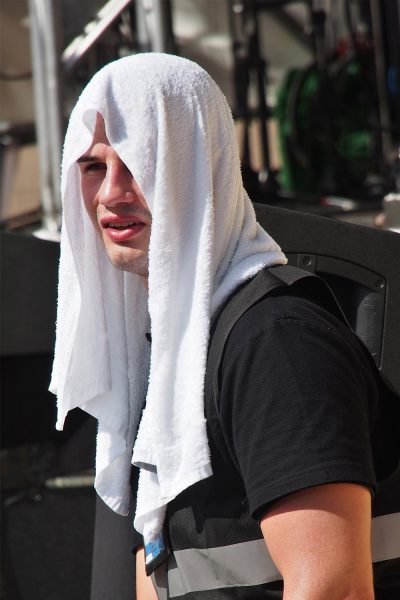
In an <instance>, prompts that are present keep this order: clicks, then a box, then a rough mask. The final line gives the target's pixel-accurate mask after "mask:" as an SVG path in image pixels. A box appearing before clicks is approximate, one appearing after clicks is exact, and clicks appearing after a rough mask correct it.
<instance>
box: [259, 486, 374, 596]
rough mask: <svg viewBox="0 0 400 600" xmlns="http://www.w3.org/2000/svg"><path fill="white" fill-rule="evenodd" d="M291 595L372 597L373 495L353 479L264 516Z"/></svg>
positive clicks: (286, 501) (294, 498) (289, 500)
mask: <svg viewBox="0 0 400 600" xmlns="http://www.w3.org/2000/svg"><path fill="white" fill-rule="evenodd" d="M261 529H262V532H263V535H264V538H265V541H266V544H267V546H268V550H269V552H270V554H271V557H272V559H273V560H274V562H275V564H276V566H277V568H278V569H279V571H280V573H281V575H282V577H283V579H284V587H285V595H284V598H285V599H287V600H289V599H292V598H296V600H303V599H304V598H306V599H307V600H317V599H318V600H320V599H321V600H322V599H324V600H325V599H326V600H336V599H337V600H344V599H346V600H372V599H373V591H372V590H373V586H372V567H371V551H370V531H371V494H370V492H369V490H368V489H367V488H365V487H363V486H360V485H355V484H347V483H338V484H327V485H321V486H317V487H313V488H309V489H306V490H302V491H300V492H296V493H294V494H290V495H289V496H287V497H285V498H283V499H281V500H278V501H277V502H276V503H274V504H273V506H272V507H271V509H270V510H268V511H267V513H266V514H265V516H264V517H263V519H262V520H261Z"/></svg>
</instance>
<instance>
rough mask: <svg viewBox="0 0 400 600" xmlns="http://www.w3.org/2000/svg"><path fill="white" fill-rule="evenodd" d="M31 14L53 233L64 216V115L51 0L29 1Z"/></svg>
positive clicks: (44, 186) (44, 194) (47, 221)
mask: <svg viewBox="0 0 400 600" xmlns="http://www.w3.org/2000/svg"><path fill="white" fill-rule="evenodd" d="M29 14H30V26H31V47H32V70H33V85H34V97H35V112H36V132H37V142H38V148H39V158H40V181H41V200H42V206H43V221H44V227H45V228H46V229H48V230H49V231H52V232H54V231H57V229H58V226H59V220H60V214H61V197H60V162H61V111H60V94H59V73H58V52H57V48H56V43H55V23H54V12H53V5H52V0H29Z"/></svg>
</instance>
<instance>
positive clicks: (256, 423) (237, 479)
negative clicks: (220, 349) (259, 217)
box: [168, 281, 400, 600]
mask: <svg viewBox="0 0 400 600" xmlns="http://www.w3.org/2000/svg"><path fill="white" fill-rule="evenodd" d="M313 296H314V288H313V286H312V285H311V286H310V284H309V282H308V281H302V282H298V283H297V284H296V285H294V286H293V287H292V288H290V289H287V288H286V289H284V290H282V289H281V288H280V289H278V290H276V291H274V292H272V293H271V294H270V295H268V296H267V297H265V298H263V299H262V300H261V301H259V302H258V303H257V304H256V305H254V306H252V307H251V308H250V309H249V310H248V311H247V312H246V313H245V314H244V315H243V316H242V317H241V318H240V319H239V321H238V322H237V324H236V325H235V326H234V328H233V330H232V332H231V334H230V336H229V338H228V341H227V344H226V346H225V351H224V355H223V360H222V363H221V366H220V371H219V382H220V397H219V416H217V413H216V412H215V410H213V407H212V405H211V404H210V402H212V401H213V400H212V399H210V398H207V399H206V417H207V422H208V434H209V441H210V450H211V457H212V466H213V476H212V477H211V478H209V479H206V480H204V481H201V482H199V483H197V484H195V485H194V486H192V487H191V488H189V489H187V490H185V491H184V492H183V493H182V494H180V495H179V496H178V497H177V498H176V499H175V500H174V501H173V502H171V503H170V505H169V506H168V534H169V538H170V543H171V547H172V551H173V556H172V557H171V558H170V559H169V569H170V572H171V573H172V575H171V577H172V583H171V589H170V593H171V592H172V596H171V597H176V598H184V597H185V598H190V599H193V600H197V599H199V600H200V599H203V598H205V599H207V600H213V599H218V600H219V599H221V600H222V599H228V598H240V599H247V598H249V599H250V598H251V599H252V600H256V599H258V598H260V599H261V598H264V599H269V598H271V599H275V598H281V597H282V591H281V590H282V582H280V581H278V578H279V575H277V573H276V569H275V567H274V565H273V563H272V561H271V559H270V558H269V556H268V553H267V552H266V548H265V545H264V541H263V539H262V534H261V530H260V527H259V522H258V519H259V518H260V517H261V516H262V515H263V513H264V512H265V510H266V509H267V507H268V506H269V505H270V504H271V503H273V502H274V501H275V500H277V499H278V498H281V497H283V496H285V495H287V494H290V493H293V492H295V491H299V490H301V489H304V488H307V487H310V486H315V485H322V484H326V483H335V482H352V483H357V484H360V485H363V486H366V487H367V488H369V489H370V490H371V492H372V494H373V495H374V496H375V500H376V502H375V500H374V504H375V503H376V506H377V511H375V512H374V514H375V515H379V514H385V513H388V512H394V511H395V510H399V506H400V503H399V486H398V482H397V484H396V482H395V481H393V482H392V483H390V482H389V484H387V482H386V484H384V485H383V486H382V491H379V485H380V482H381V481H382V480H384V479H385V478H386V476H387V475H388V474H389V473H390V472H391V471H393V469H394V463H393V464H390V461H389V460H388V458H387V457H388V456H397V455H396V452H395V448H394V442H393V438H392V437H391V436H389V435H387V433H388V428H390V425H391V423H390V422H388V421H386V420H385V419H384V416H383V413H382V403H381V402H380V380H379V377H377V374H376V371H375V369H374V368H373V365H372V363H371V360H372V359H371V358H370V357H369V355H367V352H366V351H365V349H364V348H363V347H362V345H361V343H360V342H359V340H358V339H357V338H356V337H355V336H354V335H353V333H352V332H351V331H350V330H349V328H348V327H347V326H346V325H345V324H344V323H342V322H340V321H338V320H337V319H336V318H335V317H334V316H333V315H332V314H331V313H330V312H328V311H327V310H325V309H324V308H322V307H321V306H319V305H318V304H316V303H315V302H314V297H313ZM389 421H390V419H389ZM355 424H357V427H355V426H354V425H355ZM391 444H393V448H392V447H391ZM383 445H384V446H385V448H384V452H382V451H381V449H382V446H383ZM378 449H379V450H378ZM386 488H387V489H386ZM383 490H384V492H383ZM396 494H397V495H396ZM388 503H390V506H389V504H388ZM396 506H397V508H396ZM241 544H242V545H241ZM189 549H190V551H188V550H189ZM193 549H197V550H199V549H204V550H206V553H207V556H208V557H209V556H210V553H211V555H212V557H214V558H215V559H216V561H217V562H216V563H215V564H216V565H217V566H216V567H215V573H212V572H209V570H208V571H207V569H206V571H207V572H206V571H204V576H203V582H202V581H201V576H200V575H199V576H198V581H196V578H193V572H194V571H195V570H196V568H200V567H199V564H200V563H199V557H200V556H201V553H200V554H198V555H197V558H195V557H194V556H192V554H193V552H191V550H193ZM218 550H221V551H222V552H223V553H224V558H223V560H222V563H223V564H222V563H221V562H219V563H218V561H219V560H220V557H219V556H217V555H218ZM185 551H186V552H185ZM252 553H254V554H255V555H257V558H255V559H254V560H249V562H248V564H246V560H247V559H248V557H249V556H250V555H251V554H252ZM264 554H265V556H264ZM260 556H261V559H260V561H259V557H260ZM191 560H194V561H197V567H196V562H193V564H191V562H190V561H191ZM207 560H208V559H207ZM224 561H225V563H226V564H225V563H224ZM230 561H231V562H232V565H230ZM233 563H235V564H236V567H235V568H233ZM269 563H272V564H269ZM241 565H243V573H241V572H240V566H241ZM208 566H209V565H208ZM208 566H207V568H208ZM231 567H232V568H231ZM386 569H387V570H388V572H390V570H391V569H392V573H393V575H392V576H393V577H394V572H395V571H394V562H393V561H390V562H389V563H388V565H386ZM200 570H201V568H200ZM381 570H382V569H381ZM211 571H212V569H211ZM207 577H208V578H209V580H210V581H211V583H210V584H209V587H207V583H205V584H204V581H205V579H206V578H207ZM204 585H205V586H206V587H204ZM211 587H212V588H213V589H210V588H211ZM172 588H173V589H172ZM396 589H397V591H394V588H393V586H392V590H391V592H390V593H389V595H383V594H382V595H381V596H377V600H381V599H382V600H383V599H384V600H388V599H389V598H393V600H394V598H395V597H396V598H397V597H399V598H400V588H396ZM174 590H175V591H174ZM184 592H188V593H186V594H185V593H184ZM390 594H392V595H390Z"/></svg>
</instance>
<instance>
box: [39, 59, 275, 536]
mask: <svg viewBox="0 0 400 600" xmlns="http://www.w3.org/2000/svg"><path fill="white" fill-rule="evenodd" d="M97 113H99V114H100V115H101V116H102V117H103V119H104V122H105V128H106V133H107V137H108V139H109V142H110V144H111V145H112V146H113V148H114V149H115V151H116V152H117V153H118V155H119V156H120V158H121V159H122V161H123V162H124V163H125V164H126V166H127V167H128V168H129V170H130V172H131V173H132V175H133V176H134V177H135V179H136V181H137V182H138V184H139V186H140V188H141V190H142V192H143V194H144V196H145V198H146V201H147V204H148V206H149V209H150V211H151V213H152V230H151V239H150V247H149V286H148V292H147V290H146V288H145V286H144V285H143V281H142V280H141V278H140V277H139V276H138V275H135V274H132V273H128V272H122V271H119V270H117V269H116V268H114V267H113V266H112V265H111V263H110V261H109V260H108V257H107V255H106V252H105V248H104V244H103V242H102V240H101V237H100V236H99V235H97V233H96V231H95V229H94V227H93V225H92V224H91V221H90V219H89V217H88V215H87V214H86V212H85V209H84V204H83V200H82V194H81V190H80V175H79V169H78V166H77V164H76V161H77V159H78V158H79V157H80V156H81V155H82V154H83V153H84V152H85V151H87V149H88V148H89V147H90V145H91V142H92V137H93V132H94V128H95V122H96V116H97ZM61 189H62V197H63V206H64V212H63V227H62V236H61V259H60V277H59V302H58V318H57V336H56V350H55V360H54V366H53V374H52V381H51V384H50V389H51V391H52V392H54V393H55V394H57V397H58V422H57V427H58V428H60V429H61V428H62V426H63V423H64V419H65V416H66V414H67V413H68V411H69V410H71V409H72V408H74V407H76V406H80V407H81V408H82V409H83V410H85V411H87V412H88V413H90V414H91V415H94V417H96V418H97V419H98V422H99V429H98V438H97V456H96V481H95V487H96V490H97V492H98V494H99V495H100V496H101V497H102V498H103V499H104V501H105V502H106V503H107V504H108V505H109V506H110V507H111V508H112V509H113V510H115V511H116V512H118V513H120V514H127V512H128V510H129V498H130V483H129V480H130V465H131V462H133V463H134V464H136V465H138V466H139V467H140V468H141V471H140V478H139V489H138V495H137V508H136V517H135V527H136V529H137V530H138V531H140V532H142V533H144V535H145V538H146V539H152V538H154V537H155V536H156V535H157V533H158V532H159V530H160V528H161V527H162V523H163V518H164V512H165V507H166V504H167V503H168V502H169V501H170V500H172V499H173V498H175V497H176V496H177V495H178V494H179V493H180V492H181V491H182V490H184V489H185V488H187V487H188V486H190V485H192V484H194V483H196V482H197V481H200V480H201V479H204V478H206V477H209V476H210V475H211V474H212V469H211V464H210V455H209V448H208V442H207V434H206V423H205V418H204V402H203V389H204V376H205V368H206V358H207V345H208V338H209V327H210V319H211V317H212V315H213V313H214V312H215V311H216V310H217V308H218V307H219V306H220V305H221V303H222V302H223V301H224V299H225V298H226V297H227V296H228V295H229V294H230V293H231V292H232V291H233V290H234V289H235V288H236V287H237V286H238V285H239V284H241V283H242V282H243V281H245V280H246V279H248V278H250V277H252V276H253V275H255V273H257V272H258V271H259V270H260V269H261V268H263V267H264V266H266V265H272V264H284V263H285V262H286V259H285V257H284V255H283V254H282V252H281V250H280V248H279V247H278V246H277V244H276V243H275V242H274V241H273V240H272V239H271V237H270V236H269V235H268V234H267V233H266V232H265V231H264V230H263V229H262V228H261V227H260V226H259V225H258V223H257V222H256V219H255V214H254V210H253V207H252V204H251V202H250V200H249V199H248V196H247V194H246V192H245V190H244V188H243V185H242V179H241V173H240V164H239V155H238V149H237V144H236V139H235V130H234V125H233V120H232V116H231V112H230V110H229V107H228V105H227V102H226V100H225V98H224V96H223V94H222V92H221V91H220V89H219V88H218V87H217V85H216V84H215V83H214V81H213V80H212V79H211V78H210V76H209V75H208V74H207V73H206V72H205V71H204V70H203V69H201V68H200V67H199V66H198V65H196V64H194V63H192V62H190V61H188V60H186V59H183V58H178V57H175V56H171V55H163V54H156V53H153V54H141V55H137V56H130V57H126V58H123V59H120V60H118V61H115V62H113V63H110V64H108V65H107V66H106V67H104V68H103V69H102V70H101V71H99V72H98V73H97V74H96V75H95V76H94V77H93V79H92V80H91V81H90V83H89V84H88V85H87V87H86V88H85V90H84V91H83V92H82V94H81V96H80V98H79V100H78V103H77V104H76V106H75V108H74V110H73V112H72V114H71V118H70V122H69V126H68V130H67V134H66V138H65V146H64V153H63V162H62V183H61ZM150 327H151V335H152V344H151V348H150V345H149V343H148V341H147V340H146V337H145V334H146V332H148V331H150Z"/></svg>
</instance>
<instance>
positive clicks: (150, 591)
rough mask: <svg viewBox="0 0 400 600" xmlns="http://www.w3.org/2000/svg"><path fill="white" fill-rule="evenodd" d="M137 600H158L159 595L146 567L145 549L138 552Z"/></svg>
mask: <svg viewBox="0 0 400 600" xmlns="http://www.w3.org/2000/svg"><path fill="white" fill-rule="evenodd" d="M136 600H157V594H156V591H155V589H154V586H153V584H152V581H151V579H150V577H147V575H146V570H145V566H144V548H139V550H137V552H136Z"/></svg>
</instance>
